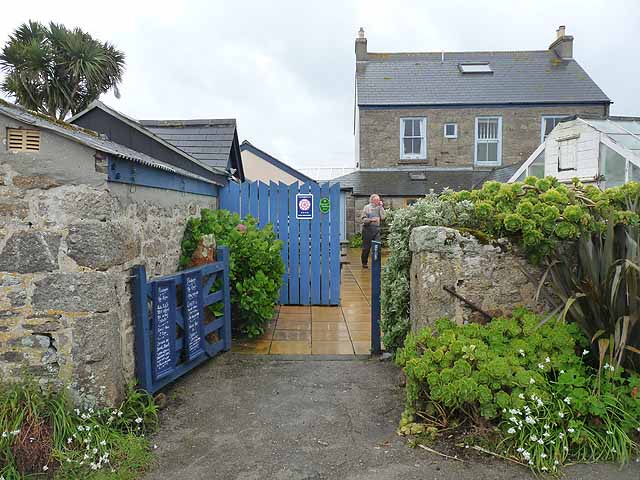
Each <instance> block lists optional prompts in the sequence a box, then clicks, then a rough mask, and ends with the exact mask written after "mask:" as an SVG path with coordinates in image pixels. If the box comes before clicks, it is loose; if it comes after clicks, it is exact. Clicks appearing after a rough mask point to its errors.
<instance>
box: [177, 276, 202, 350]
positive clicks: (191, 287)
mask: <svg viewBox="0 0 640 480" xmlns="http://www.w3.org/2000/svg"><path fill="white" fill-rule="evenodd" d="M182 287H183V288H182V294H183V299H182V309H183V310H182V317H183V319H184V333H185V341H184V348H185V351H186V354H187V360H188V361H189V360H193V359H194V358H197V357H199V356H200V355H202V354H203V353H204V350H203V348H202V344H203V341H204V325H203V317H204V305H203V301H202V272H201V271H200V270H198V271H196V272H191V273H185V274H183V275H182Z"/></svg>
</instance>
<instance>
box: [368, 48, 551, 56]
mask: <svg viewBox="0 0 640 480" xmlns="http://www.w3.org/2000/svg"><path fill="white" fill-rule="evenodd" d="M442 53H444V54H445V55H447V54H455V55H458V54H461V53H479V54H493V53H549V50H546V49H545V50H466V51H450V52H449V51H444V52H443V51H440V52H437V51H433V52H368V53H367V55H369V56H371V55H374V56H382V57H384V56H390V55H407V56H419V55H442Z"/></svg>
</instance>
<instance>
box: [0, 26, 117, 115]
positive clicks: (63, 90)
mask: <svg viewBox="0 0 640 480" xmlns="http://www.w3.org/2000/svg"><path fill="white" fill-rule="evenodd" d="M0 68H1V69H2V70H3V71H4V72H5V78H4V81H3V82H2V90H3V91H4V92H5V93H7V94H9V95H10V96H12V97H15V99H16V102H17V103H19V104H20V105H22V106H23V107H25V108H28V109H31V110H34V111H36V112H39V113H43V114H46V115H49V116H51V117H55V118H57V119H59V120H64V118H65V117H66V116H67V115H68V114H69V113H71V114H75V113H78V112H80V111H82V110H84V109H85V108H87V106H88V105H89V104H90V103H91V102H92V101H94V100H96V99H97V98H98V97H99V96H100V95H101V94H102V93H106V92H108V91H109V90H111V89H114V91H115V94H116V96H117V97H118V96H119V93H118V88H117V87H118V84H119V83H120V81H121V80H122V75H123V73H124V53H122V52H121V51H119V50H117V49H116V48H115V47H114V46H113V45H111V44H110V43H107V42H105V43H102V42H100V41H98V40H96V39H94V38H92V37H91V35H89V34H88V33H85V32H83V31H82V30H80V29H79V28H75V29H73V30H69V29H67V28H66V27H65V26H64V25H61V24H55V23H53V22H51V23H50V24H49V25H48V26H46V25H43V24H41V23H39V22H33V21H29V22H28V23H25V24H22V25H21V26H20V27H18V28H17V29H16V30H15V31H14V32H13V34H12V35H10V36H9V41H8V42H7V43H6V45H5V46H4V48H3V49H2V53H1V54H0Z"/></svg>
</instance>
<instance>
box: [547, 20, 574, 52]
mask: <svg viewBox="0 0 640 480" xmlns="http://www.w3.org/2000/svg"><path fill="white" fill-rule="evenodd" d="M549 50H553V51H554V52H555V53H556V55H557V56H558V57H560V58H561V59H562V60H571V59H572V58H573V37H572V36H571V35H567V34H566V28H565V26H564V25H560V26H559V27H558V29H557V30H556V39H555V40H554V41H553V43H552V44H551V45H549Z"/></svg>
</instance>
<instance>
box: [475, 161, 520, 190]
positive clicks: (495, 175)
mask: <svg viewBox="0 0 640 480" xmlns="http://www.w3.org/2000/svg"><path fill="white" fill-rule="evenodd" d="M523 163H524V160H523V161H522V162H519V163H516V164H514V165H506V166H504V167H497V168H494V169H493V170H491V171H490V172H489V173H488V174H487V175H486V176H485V177H484V178H482V179H480V181H478V182H477V183H476V184H475V185H474V188H479V187H481V186H482V185H483V184H484V183H486V182H489V181H494V182H500V183H507V182H508V181H509V179H510V178H511V177H512V176H513V174H514V173H516V172H517V171H518V169H519V168H520V165H522V164H523Z"/></svg>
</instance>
